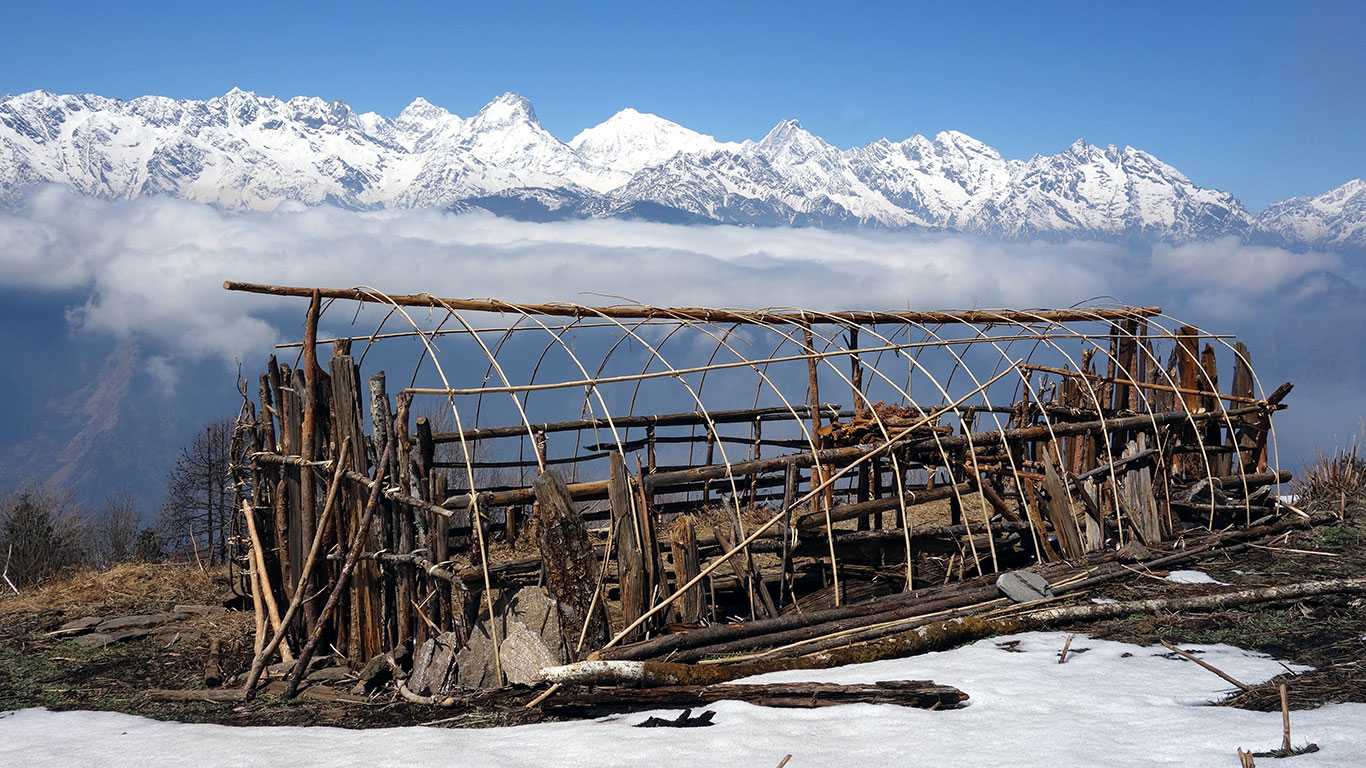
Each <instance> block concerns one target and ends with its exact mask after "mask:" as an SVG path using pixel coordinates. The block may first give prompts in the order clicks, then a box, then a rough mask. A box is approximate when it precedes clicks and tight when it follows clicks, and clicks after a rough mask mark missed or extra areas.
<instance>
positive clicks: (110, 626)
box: [96, 612, 185, 632]
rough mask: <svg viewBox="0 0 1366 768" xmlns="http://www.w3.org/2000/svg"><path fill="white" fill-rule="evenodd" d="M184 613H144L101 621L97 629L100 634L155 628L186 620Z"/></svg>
mask: <svg viewBox="0 0 1366 768" xmlns="http://www.w3.org/2000/svg"><path fill="white" fill-rule="evenodd" d="M184 618H185V614H183V613H169V612H168V613H144V614H138V615H136V616H119V617H116V618H113V619H105V620H104V621H101V622H100V624H99V626H98V627H97V628H96V629H97V630H98V631H100V632H112V631H114V630H119V629H128V628H130V627H155V626H160V625H162V624H169V623H171V622H173V621H179V620H180V619H184Z"/></svg>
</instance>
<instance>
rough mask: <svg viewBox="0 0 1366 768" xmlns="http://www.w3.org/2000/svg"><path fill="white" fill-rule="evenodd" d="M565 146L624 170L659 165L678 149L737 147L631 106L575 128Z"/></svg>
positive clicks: (589, 160) (609, 166)
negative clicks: (575, 133) (585, 127)
mask: <svg viewBox="0 0 1366 768" xmlns="http://www.w3.org/2000/svg"><path fill="white" fill-rule="evenodd" d="M569 146H570V147H571V148H572V149H573V150H574V151H575V152H578V153H579V155H580V156H581V157H583V158H584V159H585V160H587V161H588V162H590V163H595V164H597V165H601V166H603V167H605V168H611V169H612V170H615V171H620V172H623V173H627V174H632V173H636V172H637V171H639V170H641V169H642V168H648V167H650V166H653V165H659V164H660V163H663V162H666V161H668V160H669V158H671V157H673V156H674V155H677V154H678V153H680V152H714V151H716V150H718V149H724V148H730V149H737V148H738V146H737V145H734V144H723V143H722V142H719V141H717V140H716V139H714V138H712V137H711V136H708V135H706V134H703V133H698V132H697V131H694V130H691V129H688V128H684V127H683V126H681V125H679V124H678V123H675V122H673V121H672V120H667V119H665V118H663V117H660V116H659V115H655V114H651V113H649V112H640V111H638V110H636V109H634V108H633V107H627V108H626V109H623V110H621V111H620V112H618V113H616V114H615V115H612V116H611V117H609V118H607V119H606V120H604V121H603V122H601V123H599V124H597V125H595V126H593V127H592V128H587V129H585V130H583V131H581V132H579V134H578V135H577V136H575V137H574V138H573V139H570V141H569Z"/></svg>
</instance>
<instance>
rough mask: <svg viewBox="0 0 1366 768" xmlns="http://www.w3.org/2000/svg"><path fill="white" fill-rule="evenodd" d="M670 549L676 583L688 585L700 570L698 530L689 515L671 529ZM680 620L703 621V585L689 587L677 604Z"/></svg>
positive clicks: (683, 621) (675, 522)
mask: <svg viewBox="0 0 1366 768" xmlns="http://www.w3.org/2000/svg"><path fill="white" fill-rule="evenodd" d="M669 549H670V551H671V552H672V554H673V567H674V583H675V584H686V583H688V582H689V581H691V580H692V578H693V577H694V576H696V575H697V572H698V570H700V568H699V565H698V555H697V529H696V526H694V524H693V519H692V517H691V516H689V515H679V516H678V518H677V519H676V520H674V523H673V526H672V527H671V528H670V529H669ZM676 607H677V610H678V620H679V621H680V622H682V623H684V624H696V623H697V622H699V621H701V620H702V585H701V584H697V585H694V586H692V587H689V588H688V589H687V591H686V592H685V593H684V595H683V596H682V597H680V598H679V599H678V602H677V603H676Z"/></svg>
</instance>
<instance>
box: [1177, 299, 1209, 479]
mask: <svg viewBox="0 0 1366 768" xmlns="http://www.w3.org/2000/svg"><path fill="white" fill-rule="evenodd" d="M1177 333H1178V334H1180V336H1181V338H1180V339H1178V340H1177V358H1176V364H1177V374H1178V376H1179V378H1178V383H1179V385H1180V387H1181V388H1182V389H1183V390H1185V392H1183V393H1181V394H1180V398H1181V402H1182V403H1183V404H1184V406H1185V408H1186V410H1187V411H1189V412H1190V413H1196V412H1197V411H1199V410H1200V395H1197V394H1194V393H1195V392H1197V391H1199V390H1198V387H1199V380H1200V378H1199V376H1198V375H1197V371H1198V370H1199V366H1200V338H1199V335H1198V333H1199V332H1198V331H1196V330H1195V329H1194V328H1192V327H1191V326H1189V325H1183V326H1181V328H1180V329H1179V330H1178V331H1177ZM1181 432H1182V434H1183V435H1185V436H1186V439H1185V440H1183V442H1188V443H1193V442H1195V433H1194V432H1193V431H1192V427H1191V426H1190V425H1189V424H1188V425H1186V426H1184V427H1183V428H1182V430H1181ZM1177 458H1178V459H1182V457H1180V456H1178V457H1177ZM1179 466H1180V468H1181V472H1182V474H1185V475H1190V474H1191V473H1192V472H1202V471H1203V470H1204V462H1203V461H1201V459H1200V457H1199V456H1196V455H1195V454H1185V455H1184V459H1182V460H1181V461H1179Z"/></svg>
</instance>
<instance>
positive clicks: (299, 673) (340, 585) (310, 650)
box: [285, 436, 393, 698]
mask: <svg viewBox="0 0 1366 768" xmlns="http://www.w3.org/2000/svg"><path fill="white" fill-rule="evenodd" d="M392 439H393V438H392V436H390V437H387V438H386V439H385V441H384V447H383V449H381V451H380V459H379V467H378V468H377V469H376V470H375V483H374V485H372V486H371V487H370V498H368V499H366V500H365V514H363V515H362V516H361V519H360V525H358V526H356V530H354V531H352V532H351V542H350V544H349V545H348V546H347V552H346V564H345V565H343V566H342V569H341V572H340V573H339V574H337V580H336V582H334V583H333V585H332V592H331V593H330V594H328V596H327V603H326V604H325V605H323V608H322V611H321V612H320V613H319V614H318V623H317V624H315V625H313V631H312V632H311V633H309V636H308V642H307V643H306V644H305V645H304V649H303V650H302V651H300V652H299V658H298V660H297V661H295V663H294V669H293V671H292V672H291V673H290V675H289V683H288V685H287V686H286V687H285V698H294V695H295V694H296V693H298V692H299V681H300V680H302V679H303V676H304V674H305V673H306V672H307V670H308V662H309V660H310V659H312V658H313V654H314V653H315V652H316V651H317V650H318V643H319V642H320V641H321V640H322V636H323V627H325V626H326V625H327V620H328V618H329V617H331V616H332V612H333V611H335V610H336V609H337V604H338V603H340V602H341V596H342V593H343V592H345V591H346V584H347V582H349V581H350V580H351V573H352V572H353V571H354V570H356V563H357V562H359V561H360V555H361V545H362V543H363V542H364V540H365V539H364V536H363V534H364V532H365V531H366V530H368V529H369V528H370V521H371V520H373V519H374V516H375V509H376V508H378V507H379V499H380V496H381V495H382V493H381V489H382V487H383V485H384V476H385V473H386V472H388V470H389V457H390V456H391V455H393V450H392V448H393V445H392V444H391V441H392Z"/></svg>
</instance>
